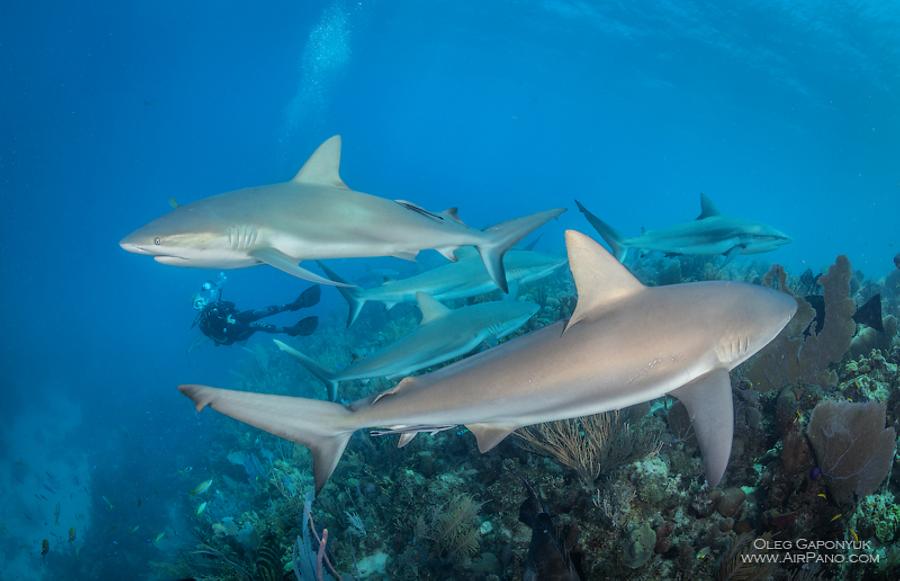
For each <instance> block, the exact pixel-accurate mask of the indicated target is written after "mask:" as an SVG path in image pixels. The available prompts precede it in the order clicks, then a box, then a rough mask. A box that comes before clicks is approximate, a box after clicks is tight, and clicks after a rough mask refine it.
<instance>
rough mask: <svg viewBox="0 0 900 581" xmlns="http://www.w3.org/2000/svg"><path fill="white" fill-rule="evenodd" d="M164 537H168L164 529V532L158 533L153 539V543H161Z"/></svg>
mask: <svg viewBox="0 0 900 581" xmlns="http://www.w3.org/2000/svg"><path fill="white" fill-rule="evenodd" d="M164 538H166V531H163V532H161V533H159V534H158V535H156V537H155V538H154V539H153V544H154V545H157V544H159V542H160V541H161V540H163V539H164Z"/></svg>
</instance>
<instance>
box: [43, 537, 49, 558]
mask: <svg viewBox="0 0 900 581" xmlns="http://www.w3.org/2000/svg"><path fill="white" fill-rule="evenodd" d="M49 552H50V541H49V540H48V539H44V540H43V541H41V556H42V557H44V556H46V555H47V553H49Z"/></svg>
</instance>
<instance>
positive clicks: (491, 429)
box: [466, 424, 520, 454]
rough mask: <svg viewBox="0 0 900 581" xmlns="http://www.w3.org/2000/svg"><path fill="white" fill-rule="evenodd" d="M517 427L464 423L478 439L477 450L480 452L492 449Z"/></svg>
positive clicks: (517, 427)
mask: <svg viewBox="0 0 900 581" xmlns="http://www.w3.org/2000/svg"><path fill="white" fill-rule="evenodd" d="M519 427H520V426H507V425H503V424H466V428H468V429H469V431H470V432H472V433H473V434H475V439H476V440H477V441H478V451H479V452H481V453H482V454H484V453H485V452H489V451H490V450H493V449H494V448H495V447H496V446H497V444H499V443H500V442H502V441H503V440H504V439H505V438H506V436H508V435H510V434H512V433H513V432H515V431H516V430H517V429H519Z"/></svg>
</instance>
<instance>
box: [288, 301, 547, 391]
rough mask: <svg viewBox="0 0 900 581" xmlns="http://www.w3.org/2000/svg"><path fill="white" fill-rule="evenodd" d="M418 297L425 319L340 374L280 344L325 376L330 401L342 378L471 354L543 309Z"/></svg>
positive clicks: (386, 373)
mask: <svg viewBox="0 0 900 581" xmlns="http://www.w3.org/2000/svg"><path fill="white" fill-rule="evenodd" d="M416 299H417V301H418V303H419V310H421V311H422V321H421V323H420V324H419V326H418V327H417V328H416V329H415V330H414V331H413V332H412V333H410V334H408V335H406V336H405V337H403V338H402V339H400V340H399V341H397V342H395V343H393V344H391V345H388V346H387V347H385V348H383V349H381V350H380V351H377V352H376V353H374V354H372V355H370V356H369V357H366V358H365V359H362V360H360V361H357V362H355V363H353V364H352V365H350V366H349V367H347V368H346V369H343V370H342V371H339V372H333V371H329V370H328V369H325V368H324V367H322V366H321V365H319V364H318V363H316V362H315V361H314V360H312V359H310V358H309V357H307V356H306V355H304V354H303V353H300V352H299V351H297V350H296V349H294V348H292V347H290V346H289V345H286V344H285V343H283V342H281V341H279V340H277V339H275V344H276V345H278V348H279V349H281V350H282V351H284V352H285V353H289V354H290V355H293V356H294V357H296V358H297V359H298V360H299V361H300V363H301V364H303V366H304V367H306V368H307V369H308V370H309V371H310V372H311V373H312V374H313V375H315V376H316V377H318V378H319V379H321V380H322V381H323V382H324V383H325V384H326V385H327V386H328V396H329V399H331V400H332V401H336V400H337V388H338V383H339V382H341V381H350V380H352V379H364V378H370V377H398V376H405V375H411V374H413V373H415V372H417V371H419V370H421V369H425V368H426V367H430V366H432V365H437V364H439V363H444V362H445V361H449V360H451V359H453V358H454V357H459V356H460V355H465V354H466V353H469V352H470V351H472V350H473V349H475V348H476V347H478V346H479V345H480V344H482V343H484V342H485V341H495V340H497V339H502V338H503V337H505V336H507V335H509V334H510V333H512V332H513V331H515V330H516V329H518V328H519V327H521V326H522V325H524V324H525V323H526V322H528V319H530V318H531V317H532V316H534V314H535V313H536V312H537V311H538V310H539V309H540V307H539V306H538V305H536V304H534V303H527V302H519V301H513V300H506V301H495V302H490V303H478V304H475V305H469V306H465V307H462V308H459V309H456V310H452V309H449V308H447V307H446V306H444V305H442V304H441V303H439V302H438V301H436V300H434V299H433V298H431V297H430V296H428V295H426V294H425V293H421V292H420V293H418V295H417V297H416Z"/></svg>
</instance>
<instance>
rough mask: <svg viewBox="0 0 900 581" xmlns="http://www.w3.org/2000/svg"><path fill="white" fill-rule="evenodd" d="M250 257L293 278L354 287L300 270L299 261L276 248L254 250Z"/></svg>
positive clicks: (303, 269)
mask: <svg viewBox="0 0 900 581" xmlns="http://www.w3.org/2000/svg"><path fill="white" fill-rule="evenodd" d="M250 256H252V257H253V258H255V259H256V260H258V261H260V262H263V263H265V264H268V265H269V266H271V267H273V268H277V269H278V270H280V271H282V272H286V273H288V274H289V275H291V276H296V277H297V278H302V279H303V280H308V281H309V282H314V283H316V284H324V285H328V286H354V285H352V284H347V283H345V282H338V281H335V280H331V279H329V278H325V277H324V276H319V275H318V274H316V273H314V272H312V271H309V270H306V269H305V268H300V266H299V265H298V264H297V260H294V259H293V258H291V257H290V256H288V255H287V254H285V253H283V252H281V251H280V250H276V249H274V248H257V249H256V250H252V251H251V252H250Z"/></svg>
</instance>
